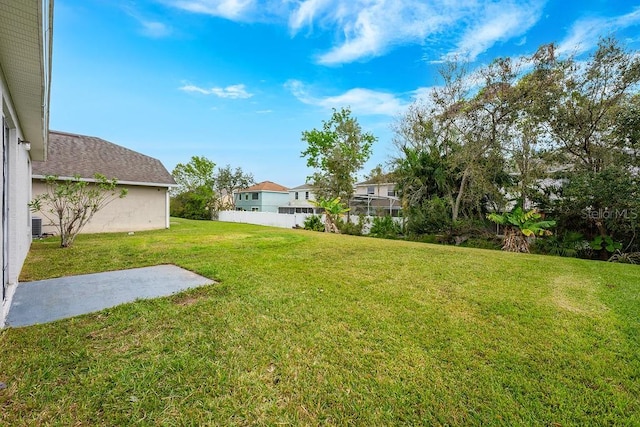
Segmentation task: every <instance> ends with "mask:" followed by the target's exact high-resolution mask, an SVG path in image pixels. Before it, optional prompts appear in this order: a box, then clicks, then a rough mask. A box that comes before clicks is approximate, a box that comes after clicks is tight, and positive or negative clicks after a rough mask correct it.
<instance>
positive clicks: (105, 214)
mask: <svg viewBox="0 0 640 427" xmlns="http://www.w3.org/2000/svg"><path fill="white" fill-rule="evenodd" d="M125 187H126V188H127V189H128V190H129V192H128V194H127V196H126V197H124V198H123V199H116V200H114V201H113V202H111V203H110V204H108V205H107V206H106V207H104V208H103V209H102V210H100V211H98V213H96V214H95V215H94V217H93V218H92V219H91V221H90V222H89V223H88V224H87V225H86V226H85V228H84V229H83V230H82V233H105V232H129V231H142V230H155V229H161V228H168V226H169V222H168V221H169V217H168V197H167V188H164V187H144V186H132V185H127V186H125ZM45 189H46V186H45V184H44V182H43V181H42V180H40V179H34V180H33V190H32V191H33V197H35V196H36V195H38V194H42V193H44V192H45V191H46V190H45ZM33 216H34V217H40V218H42V225H43V227H42V228H43V231H44V232H45V233H55V234H57V231H56V228H55V227H54V226H52V225H51V222H50V221H49V220H48V219H47V218H46V216H45V215H44V214H43V213H42V212H37V213H33ZM49 216H51V214H49Z"/></svg>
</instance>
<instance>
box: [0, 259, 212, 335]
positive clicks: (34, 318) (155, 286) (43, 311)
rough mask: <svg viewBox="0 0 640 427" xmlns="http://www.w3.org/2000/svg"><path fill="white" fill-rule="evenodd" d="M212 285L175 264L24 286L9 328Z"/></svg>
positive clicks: (15, 298)
mask: <svg viewBox="0 0 640 427" xmlns="http://www.w3.org/2000/svg"><path fill="white" fill-rule="evenodd" d="M211 283H213V281H212V280H211V279H207V278H206V277H202V276H199V275H197V274H195V273H192V272H190V271H188V270H185V269H182V268H180V267H177V266H175V265H158V266H155V267H144V268H134V269H131V270H120V271H112V272H108V273H96V274H85V275H81V276H69V277H61V278H58V279H49V280H39V281H36V282H25V283H20V284H19V285H18V287H17V288H16V293H15V295H14V296H13V301H12V303H11V308H10V309H9V315H8V316H7V319H6V326H8V327H18V326H29V325H35V324H38V323H47V322H52V321H54V320H58V319H64V318H67V317H73V316H78V315H80V314H86V313H91V312H94V311H100V310H103V309H105V308H109V307H113V306H116V305H120V304H124V303H127V302H132V301H135V300H137V299H147V298H157V297H163V296H168V295H171V294H174V293H177V292H181V291H184V290H186V289H189V288H194V287H197V286H203V285H209V284H211Z"/></svg>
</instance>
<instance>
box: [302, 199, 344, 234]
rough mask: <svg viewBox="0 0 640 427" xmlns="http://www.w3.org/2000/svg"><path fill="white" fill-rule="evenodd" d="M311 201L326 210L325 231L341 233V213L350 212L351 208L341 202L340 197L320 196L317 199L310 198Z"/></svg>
mask: <svg viewBox="0 0 640 427" xmlns="http://www.w3.org/2000/svg"><path fill="white" fill-rule="evenodd" d="M310 202H311V203H313V204H314V205H316V206H318V207H320V208H322V209H323V210H324V231H325V232H327V233H340V229H339V228H338V220H339V219H340V215H343V214H345V213H347V212H349V208H347V207H345V206H344V205H343V204H342V202H340V197H335V198H333V199H324V198H321V197H320V198H318V200H317V201H314V200H310Z"/></svg>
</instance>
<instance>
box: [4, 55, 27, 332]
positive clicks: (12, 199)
mask: <svg viewBox="0 0 640 427" xmlns="http://www.w3.org/2000/svg"><path fill="white" fill-rule="evenodd" d="M1 65H2V64H0V69H1ZM0 99H1V100H2V102H0V116H2V119H0V127H1V128H2V129H1V132H2V133H3V134H4V125H3V124H2V122H6V123H7V125H8V127H9V132H8V135H6V136H7V141H6V142H5V143H3V144H2V146H1V147H0V151H1V153H0V159H2V158H4V156H6V159H7V170H6V171H5V170H3V175H5V176H4V179H6V180H7V182H8V191H7V194H6V201H7V203H8V209H7V211H6V218H5V219H4V220H5V221H6V222H7V224H6V234H5V227H0V240H1V241H2V252H3V253H5V254H6V257H7V259H6V260H4V259H3V261H4V264H6V265H7V270H6V271H5V274H4V275H3V281H4V283H3V287H4V292H3V295H2V296H1V298H2V307H1V309H0V327H2V326H4V320H5V318H6V315H7V313H8V311H9V306H10V304H11V298H12V296H13V294H14V292H15V288H16V286H17V284H18V275H19V274H20V270H21V269H22V266H23V264H24V260H25V258H26V257H27V253H28V252H29V247H30V245H31V215H30V212H29V208H28V205H27V204H28V202H29V200H30V197H31V183H30V178H31V161H30V157H29V152H28V151H27V150H26V149H25V148H24V146H23V145H19V144H18V138H20V139H22V138H23V136H22V131H21V129H20V128H19V127H17V126H16V124H17V123H18V120H17V117H16V114H15V111H14V108H13V105H12V104H11V97H10V95H9V91H8V89H7V85H6V82H5V80H4V76H3V75H2V73H1V72H0ZM0 136H3V135H0ZM3 137H4V136H3ZM5 147H6V151H5ZM0 162H1V160H0ZM0 187H1V188H0V196H1V197H0V200H3V198H4V197H5V193H4V191H5V190H4V186H3V185H0Z"/></svg>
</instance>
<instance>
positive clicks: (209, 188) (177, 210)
mask: <svg viewBox="0 0 640 427" xmlns="http://www.w3.org/2000/svg"><path fill="white" fill-rule="evenodd" d="M172 175H173V178H174V179H175V180H176V182H177V183H178V188H177V189H174V190H172V195H173V197H172V199H171V215H173V216H177V217H181V218H187V219H216V218H217V216H218V212H220V211H221V210H228V209H233V208H234V207H235V200H234V198H233V192H234V191H235V190H238V189H240V188H246V187H249V186H250V185H252V184H253V183H254V181H253V175H252V174H250V173H245V172H244V171H243V170H242V168H239V167H238V168H235V169H232V168H231V165H226V166H225V167H223V168H218V170H217V172H216V164H215V163H214V162H213V161H211V160H209V159H207V158H206V157H201V156H193V157H191V160H190V161H189V162H188V163H185V164H183V163H178V164H177V165H176V167H175V168H174V170H173V172H172Z"/></svg>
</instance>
